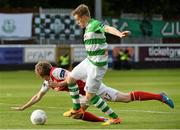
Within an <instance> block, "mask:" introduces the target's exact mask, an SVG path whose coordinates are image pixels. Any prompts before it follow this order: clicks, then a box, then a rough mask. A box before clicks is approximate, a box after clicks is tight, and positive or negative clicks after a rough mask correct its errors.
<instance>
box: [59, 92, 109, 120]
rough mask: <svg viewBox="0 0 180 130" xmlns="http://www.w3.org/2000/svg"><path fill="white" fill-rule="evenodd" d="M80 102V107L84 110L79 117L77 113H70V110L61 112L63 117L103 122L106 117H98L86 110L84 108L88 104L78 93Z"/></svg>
mask: <svg viewBox="0 0 180 130" xmlns="http://www.w3.org/2000/svg"><path fill="white" fill-rule="evenodd" d="M80 103H81V108H82V109H83V110H84V114H83V115H82V116H81V117H80V116H79V115H77V116H76V115H72V114H71V111H67V112H64V113H63V116H65V117H71V116H72V117H73V118H74V119H82V120H84V121H91V122H104V121H105V120H106V118H104V117H98V116H96V115H94V114H93V113H90V112H87V111H86V109H87V108H88V107H89V104H88V102H87V100H86V97H85V96H82V95H80Z"/></svg>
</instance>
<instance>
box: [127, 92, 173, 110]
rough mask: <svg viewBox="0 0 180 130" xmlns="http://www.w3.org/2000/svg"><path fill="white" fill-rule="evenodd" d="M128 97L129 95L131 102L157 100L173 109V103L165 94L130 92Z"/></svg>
mask: <svg viewBox="0 0 180 130" xmlns="http://www.w3.org/2000/svg"><path fill="white" fill-rule="evenodd" d="M130 95H131V101H135V100H139V101H147V100H158V101H161V102H163V103H165V104H167V105H168V106H169V107H171V108H174V103H173V101H172V99H170V98H169V97H168V96H167V95H166V94H165V93H160V94H155V93H151V92H144V91H134V92H130Z"/></svg>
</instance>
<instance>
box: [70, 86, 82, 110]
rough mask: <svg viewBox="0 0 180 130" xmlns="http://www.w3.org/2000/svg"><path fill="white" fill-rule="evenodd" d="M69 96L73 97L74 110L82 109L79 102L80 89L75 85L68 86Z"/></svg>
mask: <svg viewBox="0 0 180 130" xmlns="http://www.w3.org/2000/svg"><path fill="white" fill-rule="evenodd" d="M68 89H69V94H70V96H71V99H72V102H73V109H75V110H78V109H80V107H81V106H80V100H79V88H78V86H77V85H76V84H75V83H74V84H68Z"/></svg>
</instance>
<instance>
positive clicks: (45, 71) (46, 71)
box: [35, 61, 52, 77]
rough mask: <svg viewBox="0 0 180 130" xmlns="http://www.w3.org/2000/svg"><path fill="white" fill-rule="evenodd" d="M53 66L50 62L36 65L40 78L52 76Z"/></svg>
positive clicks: (40, 62) (36, 71)
mask: <svg viewBox="0 0 180 130" xmlns="http://www.w3.org/2000/svg"><path fill="white" fill-rule="evenodd" d="M51 68H52V65H51V64H50V63H49V62H48V61H39V62H38V63H37V64H36V65H35V73H36V74H37V75H39V76H41V77H42V76H45V75H50V71H51Z"/></svg>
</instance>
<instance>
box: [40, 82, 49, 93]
mask: <svg viewBox="0 0 180 130" xmlns="http://www.w3.org/2000/svg"><path fill="white" fill-rule="evenodd" d="M48 90H49V86H48V81H44V82H43V83H42V86H41V89H40V91H41V92H43V93H46V92H47V91H48Z"/></svg>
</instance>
